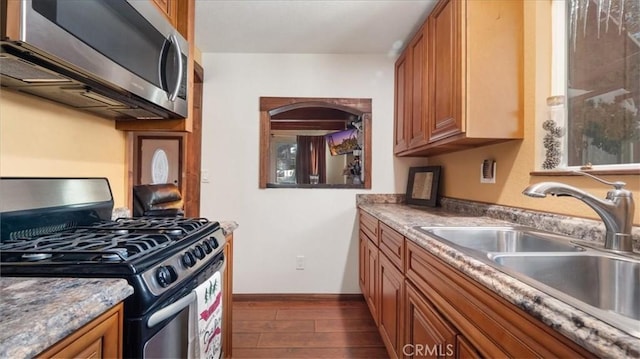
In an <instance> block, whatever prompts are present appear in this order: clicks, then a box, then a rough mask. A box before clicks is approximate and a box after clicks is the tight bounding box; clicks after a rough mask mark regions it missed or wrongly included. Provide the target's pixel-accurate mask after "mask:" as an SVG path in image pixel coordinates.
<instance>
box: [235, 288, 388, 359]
mask: <svg viewBox="0 0 640 359" xmlns="http://www.w3.org/2000/svg"><path fill="white" fill-rule="evenodd" d="M233 358H256V359H257V358H304V359H310V358H327V359H340V358H345V359H346V358H369V359H377V358H380V359H382V358H388V355H387V352H386V350H385V348H384V344H383V343H382V339H381V338H380V334H379V333H378V329H377V328H376V325H375V323H374V321H373V318H372V317H371V314H370V313H369V308H367V305H366V303H365V302H364V300H355V299H354V300H346V301H345V300H342V301H337V300H309V301H306V300H284V301H283V300H260V301H244V300H243V301H235V302H234V303H233Z"/></svg>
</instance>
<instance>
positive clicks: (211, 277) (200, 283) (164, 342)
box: [0, 178, 226, 359]
mask: <svg viewBox="0 0 640 359" xmlns="http://www.w3.org/2000/svg"><path fill="white" fill-rule="evenodd" d="M0 198H2V202H0V230H1V231H0V272H2V275H7V276H48V277H89V278H122V279H126V280H127V281H128V282H129V284H130V285H131V286H132V287H133V288H134V294H133V295H132V296H130V297H128V298H127V299H126V300H125V302H124V320H123V326H124V328H123V329H124V330H123V334H124V335H123V354H124V357H125V358H172V359H173V358H198V357H203V356H202V355H200V354H199V353H200V352H201V349H202V348H204V347H205V346H206V347H208V348H209V350H208V354H207V356H206V357H207V358H213V359H218V358H220V357H221V356H222V349H221V344H222V336H223V335H224V334H225V333H223V332H222V328H223V325H222V324H223V323H222V316H221V315H222V305H224V304H225V303H223V301H222V293H223V291H224V290H225V283H224V281H223V278H224V271H225V268H226V258H225V257H224V247H225V244H226V242H225V241H226V239H225V235H224V233H223V230H222V229H221V228H220V225H219V224H218V222H212V221H209V220H207V219H204V218H185V217H134V218H118V219H116V220H111V218H110V216H111V211H112V209H113V198H112V195H111V190H110V188H109V184H108V182H107V180H106V179H104V178H85V179H80V178H0ZM209 284H211V286H212V287H214V288H215V290H212V291H210V292H207V294H206V296H208V297H209V298H211V297H212V294H214V295H213V297H216V296H217V298H220V299H219V300H220V302H217V303H215V302H214V303H213V304H212V305H211V306H210V307H202V306H200V305H198V303H199V300H200V299H202V297H203V296H202V295H201V290H202V288H203V287H205V289H208V288H207V286H208V285H209ZM213 309H215V310H213ZM201 318H205V320H204V324H206V325H207V327H206V328H205V329H206V331H203V330H202V328H201V327H200V325H201V324H202V323H203V322H201V321H200V319H201ZM203 343H204V344H203Z"/></svg>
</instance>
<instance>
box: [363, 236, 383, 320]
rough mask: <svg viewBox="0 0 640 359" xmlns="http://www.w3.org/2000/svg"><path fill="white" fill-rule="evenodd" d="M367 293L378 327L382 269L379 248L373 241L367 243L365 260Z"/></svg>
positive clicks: (365, 292) (366, 296) (365, 297)
mask: <svg viewBox="0 0 640 359" xmlns="http://www.w3.org/2000/svg"><path fill="white" fill-rule="evenodd" d="M365 261H366V263H365V266H366V267H365V291H364V293H363V294H364V299H365V300H366V301H367V305H368V306H369V310H370V311H371V315H372V316H373V320H374V321H375V322H376V325H378V324H380V316H379V314H380V313H379V312H378V303H379V301H380V281H379V273H380V268H379V264H378V247H377V246H376V245H375V243H373V242H372V241H370V240H368V241H367V249H366V259H365Z"/></svg>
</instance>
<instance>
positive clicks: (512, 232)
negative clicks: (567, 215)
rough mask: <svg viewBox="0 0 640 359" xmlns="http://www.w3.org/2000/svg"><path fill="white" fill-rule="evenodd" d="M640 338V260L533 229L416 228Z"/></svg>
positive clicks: (519, 227)
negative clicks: (580, 244) (581, 244)
mask: <svg viewBox="0 0 640 359" xmlns="http://www.w3.org/2000/svg"><path fill="white" fill-rule="evenodd" d="M415 228H416V229H417V230H418V231H420V232H422V233H425V234H427V235H429V236H431V237H433V238H435V239H438V240H440V241H441V242H443V243H445V244H448V245H450V246H452V247H455V248H457V249H458V250H460V251H462V252H464V253H467V254H468V255H470V256H472V257H474V258H476V259H478V260H480V261H482V262H484V263H486V264H488V265H490V266H492V267H494V268H495V269H498V270H500V271H502V272H504V273H507V274H509V275H511V276H513V277H514V278H517V279H519V280H520V281H522V282H524V283H527V284H529V285H530V286H532V287H534V288H537V289H538V290H540V291H542V292H545V293H547V294H549V295H550V296H552V297H555V298H557V299H559V300H561V301H563V302H565V303H567V304H570V305H573V306H574V307H576V308H578V309H580V310H582V311H584V312H586V313H589V314H591V315H593V316H594V317H596V318H598V319H600V320H602V321H604V322H607V323H609V324H611V325H613V326H615V327H617V328H618V329H621V330H623V331H625V332H627V333H629V334H631V335H632V336H634V337H636V338H640V257H634V256H623V255H618V254H614V253H609V252H605V251H601V250H595V249H593V248H591V246H589V245H588V244H585V245H584V246H579V245H577V244H573V243H572V242H570V241H569V240H570V239H571V238H569V237H564V236H561V235H555V234H553V233H548V232H544V231H538V230H536V229H533V228H529V227H521V226H512V227H415Z"/></svg>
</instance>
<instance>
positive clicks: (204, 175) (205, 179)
mask: <svg viewBox="0 0 640 359" xmlns="http://www.w3.org/2000/svg"><path fill="white" fill-rule="evenodd" d="M200 179H201V180H202V183H209V170H202V171H200Z"/></svg>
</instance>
